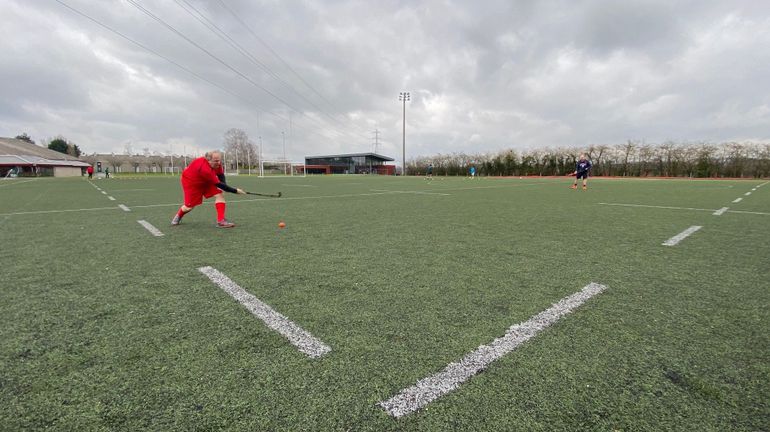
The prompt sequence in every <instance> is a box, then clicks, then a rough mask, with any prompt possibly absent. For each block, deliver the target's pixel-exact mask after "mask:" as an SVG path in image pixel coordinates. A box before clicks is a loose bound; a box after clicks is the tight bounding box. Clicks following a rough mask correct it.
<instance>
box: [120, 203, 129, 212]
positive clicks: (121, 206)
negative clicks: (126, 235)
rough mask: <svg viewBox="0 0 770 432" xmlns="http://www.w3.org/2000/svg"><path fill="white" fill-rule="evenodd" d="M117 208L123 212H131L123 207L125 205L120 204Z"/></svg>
mask: <svg viewBox="0 0 770 432" xmlns="http://www.w3.org/2000/svg"><path fill="white" fill-rule="evenodd" d="M118 207H120V208H121V209H122V210H123V211H124V212H130V211H131V209H130V208H128V207H126V206H125V205H123V204H120V205H118Z"/></svg>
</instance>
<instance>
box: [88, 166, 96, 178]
mask: <svg viewBox="0 0 770 432" xmlns="http://www.w3.org/2000/svg"><path fill="white" fill-rule="evenodd" d="M86 173H87V174H88V180H91V179H92V178H93V177H94V167H92V166H91V165H88V168H86Z"/></svg>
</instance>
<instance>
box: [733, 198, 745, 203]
mask: <svg viewBox="0 0 770 432" xmlns="http://www.w3.org/2000/svg"><path fill="white" fill-rule="evenodd" d="M741 201H743V198H736V199H734V200H733V202H734V203H739V202H741Z"/></svg>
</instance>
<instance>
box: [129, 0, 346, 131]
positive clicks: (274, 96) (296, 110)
mask: <svg viewBox="0 0 770 432" xmlns="http://www.w3.org/2000/svg"><path fill="white" fill-rule="evenodd" d="M126 1H128V3H129V4H131V5H132V6H134V7H135V8H137V9H138V10H139V11H141V12H142V13H144V14H145V15H147V16H149V17H150V18H152V19H153V20H155V21H157V22H158V23H159V24H161V25H162V26H164V27H166V28H167V29H168V30H170V31H171V32H173V33H175V34H176V35H178V36H179V37H181V38H182V39H184V40H185V41H186V42H188V43H190V44H191V45H193V46H194V47H196V48H198V49H199V50H201V51H203V52H204V53H205V54H206V55H208V56H209V57H211V58H212V59H214V60H215V61H217V62H218V63H220V64H221V65H223V66H225V67H226V68H228V69H229V70H231V71H232V72H234V73H235V74H237V75H238V76H240V77H241V78H243V79H244V80H246V81H247V82H248V83H250V84H251V85H253V86H254V87H257V88H258V89H260V90H262V91H264V92H265V93H267V94H269V95H270V96H272V97H273V98H274V99H276V100H277V101H279V102H281V103H282V104H284V105H286V106H287V107H288V108H289V109H291V110H293V111H295V112H297V113H299V114H300V115H302V116H303V117H306V118H308V119H311V120H312V121H314V122H318V120H316V119H312V118H311V117H307V116H306V115H305V114H304V113H302V112H301V110H298V109H297V108H295V107H294V106H293V105H292V104H291V103H289V102H288V101H286V100H284V99H282V98H281V97H279V96H278V95H276V94H275V93H273V92H271V91H270V90H268V89H266V88H265V87H263V86H261V85H259V84H258V83H256V82H254V80H252V79H251V78H249V77H248V76H247V75H246V74H244V73H243V72H241V71H240V70H238V69H236V68H235V67H233V66H232V65H230V64H229V63H227V62H226V61H224V60H222V59H221V58H219V57H218V56H216V55H215V54H213V53H212V52H211V51H209V50H207V49H206V48H204V47H202V46H201V45H200V44H198V43H196V42H195V41H193V40H192V39H190V38H189V37H187V36H186V35H185V34H183V33H182V32H181V31H179V30H177V29H176V28H175V27H174V26H172V25H171V24H169V23H168V22H166V21H165V20H164V19H162V18H160V17H159V16H157V15H155V14H153V13H152V12H151V11H149V10H148V9H146V8H145V7H143V6H142V5H140V4H139V3H137V1H136V0H126ZM283 120H284V121H285V120H286V119H285V118H284V119H283ZM319 126H321V124H319ZM333 132H335V133H337V134H340V132H338V131H333Z"/></svg>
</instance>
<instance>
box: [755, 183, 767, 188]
mask: <svg viewBox="0 0 770 432" xmlns="http://www.w3.org/2000/svg"><path fill="white" fill-rule="evenodd" d="M768 183H770V182H764V183H762V184H761V185H757V187H758V188H760V187H762V186H764V185H766V184H768Z"/></svg>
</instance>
